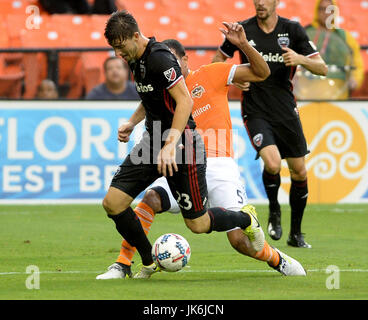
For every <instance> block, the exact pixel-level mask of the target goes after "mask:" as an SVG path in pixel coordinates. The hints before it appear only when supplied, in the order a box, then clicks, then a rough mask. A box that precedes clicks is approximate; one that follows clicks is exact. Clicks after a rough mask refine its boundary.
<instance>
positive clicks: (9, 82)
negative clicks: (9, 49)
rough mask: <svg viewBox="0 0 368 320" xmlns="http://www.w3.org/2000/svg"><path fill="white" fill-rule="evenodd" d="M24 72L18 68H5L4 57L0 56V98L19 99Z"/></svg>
mask: <svg viewBox="0 0 368 320" xmlns="http://www.w3.org/2000/svg"><path fill="white" fill-rule="evenodd" d="M23 78H24V72H23V71H22V70H21V68H20V67H19V66H16V65H10V66H7V63H6V61H5V56H4V55H3V54H0V97H5V98H15V99H19V98H21V94H22V81H23Z"/></svg>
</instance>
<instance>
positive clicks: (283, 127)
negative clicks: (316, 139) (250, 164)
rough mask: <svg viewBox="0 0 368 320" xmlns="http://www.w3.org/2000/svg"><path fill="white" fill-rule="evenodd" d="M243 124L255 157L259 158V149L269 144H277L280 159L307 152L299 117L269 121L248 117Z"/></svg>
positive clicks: (294, 156)
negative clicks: (255, 153) (255, 154)
mask: <svg viewBox="0 0 368 320" xmlns="http://www.w3.org/2000/svg"><path fill="white" fill-rule="evenodd" d="M244 124H245V128H246V129H247V132H248V136H249V138H250V141H251V142H252V145H253V147H254V149H256V151H257V157H256V159H258V158H259V151H260V150H261V149H262V148H264V147H266V146H269V145H276V146H277V148H278V149H279V152H280V155H281V158H282V159H285V158H300V157H304V156H305V155H306V154H308V153H309V150H308V147H307V142H306V140H305V137H304V133H303V128H302V124H301V122H300V119H299V118H295V119H289V120H284V121H282V122H271V121H267V120H265V119H262V118H251V117H248V118H247V119H246V120H245V122H244Z"/></svg>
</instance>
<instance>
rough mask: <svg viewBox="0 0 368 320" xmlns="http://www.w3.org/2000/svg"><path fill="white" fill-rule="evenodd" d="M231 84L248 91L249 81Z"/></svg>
mask: <svg viewBox="0 0 368 320" xmlns="http://www.w3.org/2000/svg"><path fill="white" fill-rule="evenodd" d="M233 85H234V86H235V87H237V88H239V89H240V90H241V91H249V88H250V82H233Z"/></svg>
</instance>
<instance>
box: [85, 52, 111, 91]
mask: <svg viewBox="0 0 368 320" xmlns="http://www.w3.org/2000/svg"><path fill="white" fill-rule="evenodd" d="M109 56H110V53H109V52H84V53H83V54H82V65H83V67H82V68H83V69H82V71H83V85H84V88H85V91H86V93H88V92H89V91H91V89H92V88H93V87H95V86H96V85H98V84H99V83H101V82H103V81H104V75H103V63H104V61H105V60H106V58H108V57H109Z"/></svg>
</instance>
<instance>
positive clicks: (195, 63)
mask: <svg viewBox="0 0 368 320" xmlns="http://www.w3.org/2000/svg"><path fill="white" fill-rule="evenodd" d="M93 1H94V0H89V2H90V3H91V4H92V3H93ZM314 5H315V1H303V0H281V1H280V4H279V8H278V12H279V14H280V15H281V16H285V17H287V18H290V19H293V20H297V21H299V22H300V23H301V24H302V25H303V26H305V25H307V24H310V23H311V22H312V20H313V15H314ZM34 6H37V8H38V9H39V15H38V11H35V9H34ZM116 6H117V8H118V9H120V10H121V9H127V10H129V11H130V12H131V13H132V14H133V15H134V16H135V17H136V19H137V20H138V23H139V25H140V27H141V29H142V32H143V33H144V34H145V35H146V36H153V35H154V36H155V37H156V38H157V39H158V40H164V39H167V38H176V39H178V40H180V41H181V42H182V43H183V44H184V45H185V46H186V47H187V48H188V49H191V50H189V51H188V54H189V56H190V61H191V65H192V68H193V69H196V68H197V67H199V66H200V65H202V64H205V63H209V62H210V61H211V58H212V55H213V53H214V51H213V50H215V49H217V47H218V46H219V44H220V43H221V42H222V39H223V38H222V35H221V33H220V32H219V31H218V27H219V26H220V24H221V21H228V20H229V21H235V20H238V21H240V20H244V19H245V18H247V17H251V16H253V15H254V13H255V11H254V6H253V3H252V1H250V0H228V1H224V0H221V1H218V0H181V1H170V0H135V1H130V0H125V1H124V0H117V1H116ZM339 6H340V18H339V24H340V27H341V28H343V29H346V30H349V31H350V32H351V33H352V35H353V36H354V37H355V39H356V40H357V41H358V42H359V44H360V45H361V52H362V55H363V58H364V61H365V74H366V75H367V72H368V29H367V28H366V26H365V23H364V22H365V21H366V20H367V18H368V1H366V0H349V1H347V0H342V1H340V2H339ZM107 17H108V15H100V14H90V15H77V14H48V13H47V12H46V11H45V10H44V9H43V7H42V6H41V5H40V4H39V2H38V0H0V18H1V22H0V30H1V33H0V49H1V50H0V52H1V54H0V84H1V85H0V88H1V89H0V97H7V98H16V99H22V98H23V99H31V98H34V96H35V94H36V89H37V86H38V85H39V83H40V81H41V80H42V79H45V78H51V79H53V80H54V81H55V82H56V83H57V84H58V85H59V88H60V90H61V95H62V96H63V97H66V98H70V99H79V98H82V97H83V95H84V94H85V93H86V92H88V91H89V90H90V89H91V88H92V87H94V86H95V85H96V84H98V83H100V82H101V81H102V80H103V75H102V62H103V61H104V59H105V58H106V56H108V55H109V54H111V52H109V51H108V50H109V48H108V47H107V43H106V41H105V39H104V37H103V30H104V25H105V22H106V19H107ZM27 26H28V27H27ZM73 50H74V51H73ZM365 78H366V82H365V83H364V85H363V86H362V88H361V89H360V90H359V91H356V92H353V97H360V98H368V82H367V81H368V77H367V76H366V77H365ZM231 94H232V96H231V98H234V99H237V98H238V97H239V93H238V92H237V91H235V92H233V93H231Z"/></svg>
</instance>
